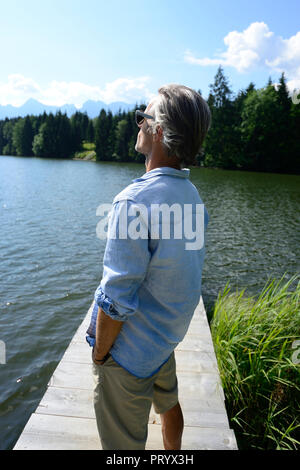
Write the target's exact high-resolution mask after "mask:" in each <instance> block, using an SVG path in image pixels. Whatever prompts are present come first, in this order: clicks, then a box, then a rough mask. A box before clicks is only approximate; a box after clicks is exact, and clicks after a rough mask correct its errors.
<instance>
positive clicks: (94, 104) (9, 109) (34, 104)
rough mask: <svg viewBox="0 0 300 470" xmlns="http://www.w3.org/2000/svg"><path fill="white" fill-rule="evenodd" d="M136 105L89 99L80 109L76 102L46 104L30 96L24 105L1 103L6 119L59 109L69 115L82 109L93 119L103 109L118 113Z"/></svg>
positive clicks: (0, 108) (1, 116) (3, 115)
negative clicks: (4, 104)
mask: <svg viewBox="0 0 300 470" xmlns="http://www.w3.org/2000/svg"><path fill="white" fill-rule="evenodd" d="M134 107H135V104H128V103H123V102H122V101H115V102H114V103H110V104H106V103H104V102H103V101H92V100H88V101H86V102H85V103H83V105H82V107H81V108H80V109H78V108H76V107H75V106H74V104H64V105H63V106H49V105H46V104H42V103H40V102H39V101H37V100H35V99H33V98H30V99H29V100H27V101H26V103H24V104H23V105H22V106H12V105H11V104H8V105H6V106H1V105H0V119H5V118H6V117H7V118H13V117H24V116H27V115H28V114H29V115H30V114H33V115H34V116H38V115H39V114H43V113H44V111H45V112H46V113H47V114H49V113H53V114H55V113H56V112H57V111H59V110H60V111H61V112H62V113H66V114H67V116H68V117H70V116H72V114H74V113H76V111H80V112H82V113H84V112H86V113H87V115H88V116H89V118H91V119H93V118H95V117H97V116H99V113H100V111H101V109H105V111H108V110H110V111H111V112H112V113H113V114H117V113H118V112H119V110H121V111H126V112H127V111H131V110H132V109H133V108H134Z"/></svg>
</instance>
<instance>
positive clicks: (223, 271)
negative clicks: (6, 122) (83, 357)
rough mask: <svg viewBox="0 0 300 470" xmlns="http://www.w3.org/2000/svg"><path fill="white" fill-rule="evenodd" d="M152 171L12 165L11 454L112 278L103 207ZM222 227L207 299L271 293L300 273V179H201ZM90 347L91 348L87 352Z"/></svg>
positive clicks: (7, 297) (5, 249)
mask: <svg viewBox="0 0 300 470" xmlns="http://www.w3.org/2000/svg"><path fill="white" fill-rule="evenodd" d="M144 172H145V167H144V165H142V164H115V163H92V162H84V161H82V162H81V161H67V160H54V159H39V158H22V157H4V156H1V157H0V230H1V236H0V311H1V314H0V340H1V341H4V342H5V344H6V364H0V449H10V448H12V447H13V445H14V444H15V442H16V440H17V438H18V436H19V434H20V433H21V431H22V429H23V427H24V426H25V424H26V422H27V420H28V418H29V416H30V414H31V413H32V412H34V410H35V408H36V406H37V405H38V403H39V401H40V399H41V398H42V396H43V394H44V392H45V390H46V386H47V382H48V380H49V378H50V376H51V375H52V373H53V371H54V369H55V367H56V365H57V363H58V362H59V360H60V358H61V357H62V355H63V353H64V351H65V349H66V348H67V346H68V344H69V342H70V340H71V338H72V336H73V335H74V333H75V331H76V329H77V327H78V326H79V324H80V323H81V321H82V320H83V318H84V316H85V315H86V312H87V309H88V307H89V306H90V304H91V301H92V298H93V294H94V291H95V289H96V287H97V286H98V284H99V282H100V279H101V274H102V257H103V252H104V248H105V240H100V239H98V238H97V237H96V225H97V222H98V221H99V217H97V216H96V209H97V207H98V205H99V204H100V203H104V202H106V203H111V202H112V200H113V198H114V196H115V195H116V194H117V193H118V192H119V191H121V190H122V189H123V188H124V187H125V186H127V185H128V184H129V183H130V182H131V180H132V179H134V178H136V177H138V176H141V175H142V174H143V173H144ZM191 180H192V182H193V183H194V184H195V185H196V186H197V188H198V190H199V193H200V195H201V197H202V199H203V202H204V203H205V204H206V207H207V210H208V213H209V215H210V222H209V226H208V233H207V251H206V253H207V254H206V260H205V266H204V271H203V285H202V295H203V300H204V303H205V306H206V308H207V310H208V311H209V310H210V309H211V307H212V305H213V302H214V301H215V300H216V298H217V295H218V292H219V291H220V290H222V289H223V288H224V286H225V284H226V282H227V281H228V280H229V281H230V284H231V286H232V288H235V287H238V288H242V287H245V288H246V292H247V293H249V294H250V295H253V294H256V293H258V292H260V290H261V289H262V287H263V286H264V285H265V283H266V282H267V280H268V278H269V277H281V276H282V275H283V273H284V272H286V273H287V278H289V277H290V276H292V275H293V274H295V273H296V272H299V271H300V269H299V267H300V259H299V251H298V249H299V242H300V240H299V232H300V231H299V226H300V220H299V208H300V176H293V175H275V174H269V173H250V172H243V171H224V170H214V169H192V170H191ZM87 347H88V345H87Z"/></svg>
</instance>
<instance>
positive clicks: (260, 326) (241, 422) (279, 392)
mask: <svg viewBox="0 0 300 470" xmlns="http://www.w3.org/2000/svg"><path fill="white" fill-rule="evenodd" d="M284 277H285V274H284V275H283V277H282V278H281V279H280V280H279V281H277V280H269V281H268V282H267V283H266V285H265V286H264V288H263V290H262V292H261V294H260V295H259V296H258V298H256V299H255V298H253V297H246V296H245V295H244V292H245V289H244V290H242V291H241V292H236V293H230V287H229V286H228V283H227V284H226V287H225V288H224V291H223V292H222V293H220V294H219V296H218V299H217V302H216V304H215V307H214V313H213V319H212V322H211V332H212V338H213V343H214V348H215V352H216V356H217V361H218V367H219V371H220V377H221V381H222V386H223V389H224V394H225V398H226V407H227V411H228V416H229V419H230V422H231V425H232V427H233V428H234V430H235V433H236V436H237V439H238V445H239V448H243V449H253V448H256V449H290V450H296V449H298V450H299V449H300V416H299V409H300V393H299V392H300V364H299V362H300V361H299V360H297V357H298V359H300V357H299V356H300V354H298V353H297V351H296V352H295V351H294V346H295V344H300V341H299V340H300V305H299V301H300V276H299V275H295V276H293V277H291V278H290V279H289V280H288V281H286V282H284ZM295 282H297V284H296V286H295V287H294V290H290V288H291V285H292V284H293V283H295ZM296 341H299V343H296ZM297 354H298V355H297Z"/></svg>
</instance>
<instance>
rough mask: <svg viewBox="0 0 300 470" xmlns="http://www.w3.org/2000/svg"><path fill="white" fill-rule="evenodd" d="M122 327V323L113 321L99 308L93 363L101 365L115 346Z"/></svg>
mask: <svg viewBox="0 0 300 470" xmlns="http://www.w3.org/2000/svg"><path fill="white" fill-rule="evenodd" d="M122 326H123V322H122V321H119V320H113V319H112V318H111V317H109V316H108V315H106V314H105V312H104V311H103V310H102V308H100V307H99V309H98V316H97V323H96V342H95V346H94V348H93V361H94V362H95V364H101V362H102V359H103V358H104V356H106V354H107V353H108V352H109V350H110V348H111V347H112V345H113V344H114V342H115V340H116V338H117V336H118V334H119V333H120V331H121V328H122Z"/></svg>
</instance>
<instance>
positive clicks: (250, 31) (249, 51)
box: [184, 22, 300, 90]
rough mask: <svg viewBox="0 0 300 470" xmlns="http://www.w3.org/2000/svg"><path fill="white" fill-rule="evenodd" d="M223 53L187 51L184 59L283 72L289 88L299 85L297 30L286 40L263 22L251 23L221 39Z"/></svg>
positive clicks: (299, 34)
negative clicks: (210, 54) (211, 55)
mask: <svg viewBox="0 0 300 470" xmlns="http://www.w3.org/2000/svg"><path fill="white" fill-rule="evenodd" d="M224 44H225V46H227V49H226V51H225V52H219V53H218V54H215V56H217V57H216V58H209V57H205V58H196V57H195V56H194V54H193V53H192V52H191V51H190V50H187V51H186V53H185V56H184V60H185V62H187V63H189V64H193V65H202V66H208V65H223V66H229V67H234V68H235V69H236V70H237V71H238V72H240V73H246V72H251V71H253V70H255V69H256V68H257V67H265V68H267V69H268V70H269V71H272V72H277V73H279V74H281V73H282V72H285V75H286V77H287V86H288V88H289V89H290V90H293V89H294V88H296V87H300V67H299V64H300V31H299V32H297V34H295V35H294V36H291V37H290V38H289V39H283V38H282V37H281V36H276V35H275V34H274V33H273V32H272V31H270V30H269V27H268V26H267V25H266V24H265V23H264V22H255V23H252V24H251V25H250V26H249V27H248V28H247V29H245V30H244V31H242V32H238V31H231V32H230V33H228V34H227V36H225V38H224Z"/></svg>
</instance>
